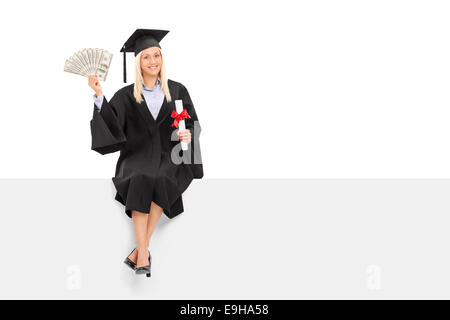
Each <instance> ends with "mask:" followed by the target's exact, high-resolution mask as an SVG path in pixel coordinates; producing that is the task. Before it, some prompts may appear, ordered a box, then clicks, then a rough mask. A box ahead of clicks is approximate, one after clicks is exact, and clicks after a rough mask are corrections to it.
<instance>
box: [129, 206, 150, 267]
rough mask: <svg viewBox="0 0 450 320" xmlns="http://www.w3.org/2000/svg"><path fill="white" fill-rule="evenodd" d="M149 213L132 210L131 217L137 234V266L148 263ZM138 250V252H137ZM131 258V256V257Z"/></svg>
mask: <svg viewBox="0 0 450 320" xmlns="http://www.w3.org/2000/svg"><path fill="white" fill-rule="evenodd" d="M148 215H149V214H148V213H144V212H139V211H136V210H132V211H131V218H132V220H133V225H134V233H135V234H136V242H137V246H136V250H134V252H133V255H134V254H137V262H136V267H143V266H146V265H148V251H147V250H148V246H147V221H148ZM136 251H137V252H136ZM130 258H131V257H130Z"/></svg>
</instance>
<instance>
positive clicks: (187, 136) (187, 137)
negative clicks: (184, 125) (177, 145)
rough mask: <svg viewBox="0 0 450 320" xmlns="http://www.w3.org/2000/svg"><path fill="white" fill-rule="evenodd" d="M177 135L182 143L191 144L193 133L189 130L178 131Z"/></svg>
mask: <svg viewBox="0 0 450 320" xmlns="http://www.w3.org/2000/svg"><path fill="white" fill-rule="evenodd" d="M177 135H178V139H180V141H183V142H186V143H189V142H191V131H190V130H189V129H184V130H181V129H180V130H178V131H177Z"/></svg>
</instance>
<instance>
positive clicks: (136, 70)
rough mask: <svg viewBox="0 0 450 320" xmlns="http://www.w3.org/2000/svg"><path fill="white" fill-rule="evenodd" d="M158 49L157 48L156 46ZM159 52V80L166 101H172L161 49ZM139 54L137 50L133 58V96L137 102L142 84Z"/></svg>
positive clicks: (140, 100) (140, 99) (140, 95)
mask: <svg viewBox="0 0 450 320" xmlns="http://www.w3.org/2000/svg"><path fill="white" fill-rule="evenodd" d="M158 49H159V48H158ZM159 51H160V53H161V70H160V72H159V78H160V81H161V89H162V90H163V92H164V95H165V96H166V100H167V102H171V101H172V97H171V95H170V91H169V86H168V84H167V75H166V68H165V65H164V58H163V56H162V52H161V49H159ZM141 54H142V51H141V52H139V53H138V54H137V55H136V59H135V60H134V75H135V81H134V98H135V99H136V101H137V102H138V103H141V102H142V100H143V99H142V85H143V83H144V78H143V77H142V70H141Z"/></svg>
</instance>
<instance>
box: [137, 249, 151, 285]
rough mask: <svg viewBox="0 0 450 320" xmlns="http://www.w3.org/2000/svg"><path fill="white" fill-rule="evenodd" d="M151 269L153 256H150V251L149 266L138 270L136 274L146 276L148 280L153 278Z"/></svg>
mask: <svg viewBox="0 0 450 320" xmlns="http://www.w3.org/2000/svg"><path fill="white" fill-rule="evenodd" d="M151 267H152V255H151V254H150V251H149V252H148V265H146V266H143V267H139V268H136V269H135V271H136V274H144V273H145V274H146V275H147V278H150V276H151Z"/></svg>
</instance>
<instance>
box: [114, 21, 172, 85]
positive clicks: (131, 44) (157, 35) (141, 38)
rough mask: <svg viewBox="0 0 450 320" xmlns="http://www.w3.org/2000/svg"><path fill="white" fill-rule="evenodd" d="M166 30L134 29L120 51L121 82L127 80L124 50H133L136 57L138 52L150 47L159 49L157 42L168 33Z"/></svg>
mask: <svg viewBox="0 0 450 320" xmlns="http://www.w3.org/2000/svg"><path fill="white" fill-rule="evenodd" d="M168 33H169V31H167V30H157V29H136V31H135V32H133V34H132V35H131V37H129V38H128V40H127V41H126V42H125V44H124V45H123V47H122V49H120V52H123V82H127V67H126V55H125V54H126V52H134V56H135V57H136V56H137V55H138V54H139V52H141V51H142V50H145V49H147V48H150V47H158V48H160V49H161V46H160V45H159V42H160V41H161V40H162V38H164V37H165V36H166V34H168Z"/></svg>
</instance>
